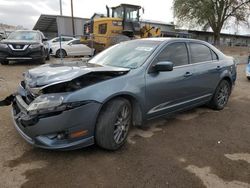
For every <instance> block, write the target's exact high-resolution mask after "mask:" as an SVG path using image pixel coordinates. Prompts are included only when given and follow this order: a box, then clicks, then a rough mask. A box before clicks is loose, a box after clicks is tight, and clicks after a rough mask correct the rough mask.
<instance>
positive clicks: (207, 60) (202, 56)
mask: <svg viewBox="0 0 250 188" xmlns="http://www.w3.org/2000/svg"><path fill="white" fill-rule="evenodd" d="M189 49H190V57H191V58H190V63H191V64H192V65H193V66H194V75H193V76H194V78H195V79H194V80H195V84H197V85H199V87H200V89H199V95H200V96H205V95H207V96H209V95H213V92H214V90H215V88H216V86H217V84H218V81H219V80H220V74H221V72H222V71H223V67H222V66H221V63H220V61H219V58H218V55H217V54H216V53H215V52H214V51H213V50H212V49H211V48H210V47H208V46H207V45H205V44H202V43H196V42H190V43H189ZM209 97H211V96H209ZM209 97H208V98H209Z"/></svg>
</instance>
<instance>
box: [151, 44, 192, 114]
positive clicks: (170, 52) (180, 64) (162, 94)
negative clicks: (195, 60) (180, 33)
mask: <svg viewBox="0 0 250 188" xmlns="http://www.w3.org/2000/svg"><path fill="white" fill-rule="evenodd" d="M161 61H170V62H172V63H173V64H174V69H173V70H172V71H168V72H151V73H147V74H146V109H147V118H148V119H150V118H153V117H156V116H161V115H164V114H167V113H170V112H174V111H176V110H178V109H180V108H182V107H184V106H185V105H186V104H187V103H188V102H189V101H190V100H192V98H193V97H194V92H195V86H194V85H193V72H194V68H193V66H190V65H189V55H188V50H187V45H186V43H184V42H175V43H171V44H169V45H167V46H166V47H165V48H164V49H163V50H162V52H161V53H160V54H159V55H158V56H157V57H156V59H155V60H154V62H153V63H152V65H151V67H153V66H154V65H155V64H156V63H157V62H161Z"/></svg>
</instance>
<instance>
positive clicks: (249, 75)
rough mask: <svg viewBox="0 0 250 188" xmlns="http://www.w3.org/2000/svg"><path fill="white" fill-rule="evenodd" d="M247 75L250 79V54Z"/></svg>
mask: <svg viewBox="0 0 250 188" xmlns="http://www.w3.org/2000/svg"><path fill="white" fill-rule="evenodd" d="M246 77H247V79H248V80H250V56H249V58H248V63H247V66H246Z"/></svg>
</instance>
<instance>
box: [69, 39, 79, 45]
mask: <svg viewBox="0 0 250 188" xmlns="http://www.w3.org/2000/svg"><path fill="white" fill-rule="evenodd" d="M70 44H71V45H76V44H81V43H80V40H74V41H72V42H71V43H70Z"/></svg>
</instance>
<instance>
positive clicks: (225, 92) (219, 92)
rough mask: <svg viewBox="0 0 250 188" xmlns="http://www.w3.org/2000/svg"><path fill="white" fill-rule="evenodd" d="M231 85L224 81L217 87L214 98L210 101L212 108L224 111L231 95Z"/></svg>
mask: <svg viewBox="0 0 250 188" xmlns="http://www.w3.org/2000/svg"><path fill="white" fill-rule="evenodd" d="M231 89H232V88H231V84H230V83H229V82H228V81H227V80H222V81H221V82H220V83H219V85H218V86H217V88H216V90H215V93H214V95H213V98H212V99H211V101H210V104H209V106H210V108H212V109H214V110H223V109H224V107H225V106H226V104H227V102H228V99H229V96H230V94H231Z"/></svg>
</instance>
